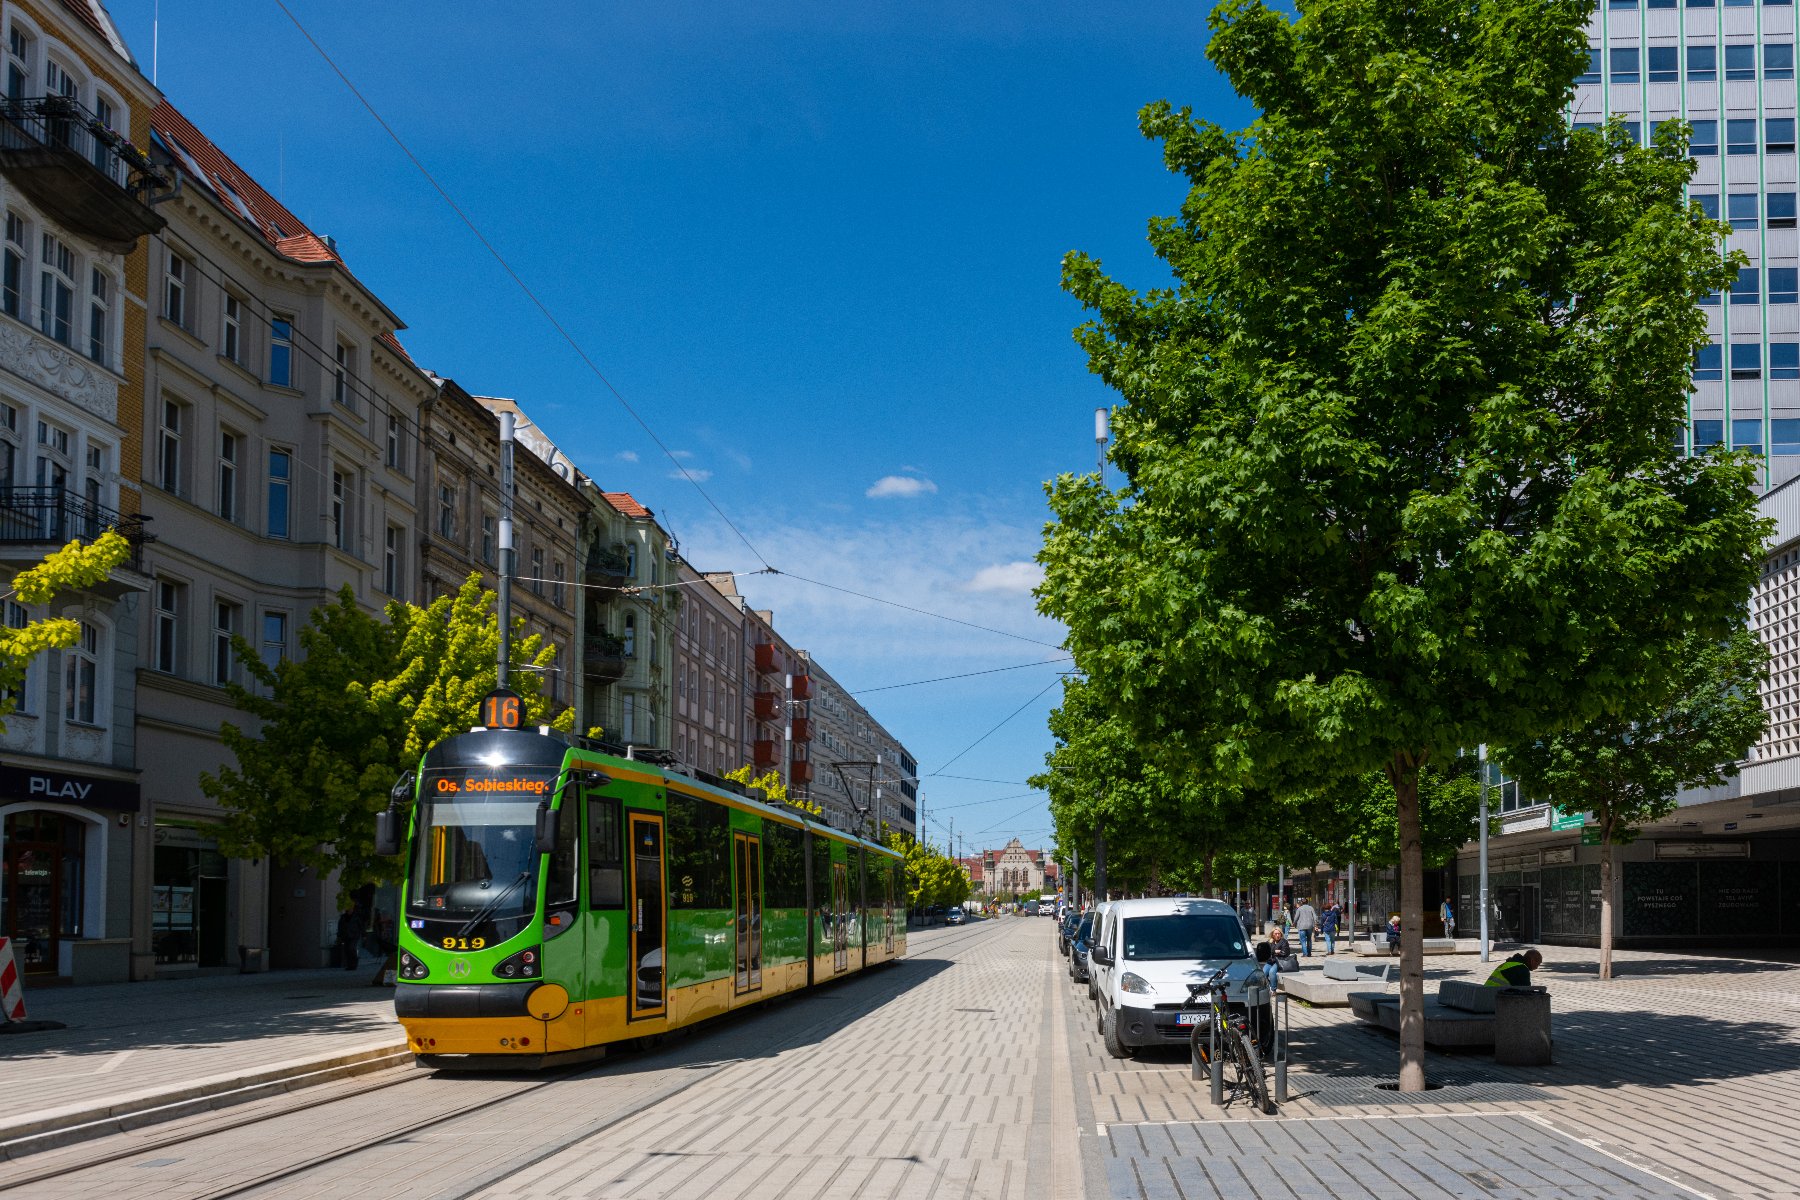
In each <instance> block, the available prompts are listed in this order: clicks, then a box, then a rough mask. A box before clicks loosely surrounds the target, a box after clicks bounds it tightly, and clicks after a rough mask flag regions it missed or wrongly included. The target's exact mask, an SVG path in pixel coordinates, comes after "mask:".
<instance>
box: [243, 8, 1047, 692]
mask: <svg viewBox="0 0 1800 1200" xmlns="http://www.w3.org/2000/svg"><path fill="white" fill-rule="evenodd" d="M277 2H279V0H277ZM769 572H770V573H771V574H774V575H780V576H781V577H783V578H784V579H797V580H799V581H800V582H801V583H810V584H812V585H813V586H814V587H822V588H828V589H830V590H831V591H834V592H842V593H844V594H845V595H846V596H855V597H857V598H858V599H860V600H872V601H874V602H875V603H876V604H886V605H889V606H891V607H893V608H902V609H905V610H906V611H907V612H910V613H918V614H919V615H920V616H923V617H936V618H937V619H938V620H940V621H949V622H951V623H952V624H956V625H965V626H967V627H968V628H970V629H979V630H981V631H982V632H983V633H993V634H998V635H999V636H1001V637H1008V638H1013V639H1015V640H1017V641H1021V642H1030V643H1031V644H1032V645H1034V646H1045V647H1048V648H1049V649H1051V650H1061V649H1063V647H1062V646H1060V645H1058V644H1056V643H1054V642H1045V641H1040V640H1038V639H1037V638H1029V637H1026V636H1025V635H1024V634H1022V633H1009V632H1007V631H1006V630H1004V629H995V628H994V627H993V626H991V625H977V624H976V623H975V622H974V621H965V620H963V619H962V618H961V617H948V616H945V615H944V614H943V613H935V612H932V611H930V610H929V609H924V608H915V607H914V606H912V605H910V604H902V603H900V602H899V601H898V600H888V599H885V598H883V597H881V596H871V595H869V594H868V593H867V592H858V591H854V590H852V589H850V588H847V587H839V586H838V585H837V584H835V583H825V582H824V581H822V580H818V579H808V578H806V576H804V575H796V574H794V573H793V572H792V571H783V570H781V569H780V568H777V567H770V568H769ZM1044 690H1045V691H1049V690H1050V689H1049V688H1045V689H1044Z"/></svg>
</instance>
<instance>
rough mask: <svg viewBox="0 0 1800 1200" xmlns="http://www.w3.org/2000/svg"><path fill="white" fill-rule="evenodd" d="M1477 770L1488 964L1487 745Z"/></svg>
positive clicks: (1484, 947)
mask: <svg viewBox="0 0 1800 1200" xmlns="http://www.w3.org/2000/svg"><path fill="white" fill-rule="evenodd" d="M1475 770H1476V773H1477V774H1478V775H1479V776H1480V778H1481V782H1480V784H1479V790H1480V792H1481V818H1480V819H1481V899H1480V902H1479V903H1480V905H1481V961H1482V962H1488V961H1489V960H1490V949H1491V947H1490V943H1489V942H1488V798H1487V785H1488V769H1487V747H1486V746H1485V745H1484V746H1481V747H1479V748H1477V750H1476V751H1475Z"/></svg>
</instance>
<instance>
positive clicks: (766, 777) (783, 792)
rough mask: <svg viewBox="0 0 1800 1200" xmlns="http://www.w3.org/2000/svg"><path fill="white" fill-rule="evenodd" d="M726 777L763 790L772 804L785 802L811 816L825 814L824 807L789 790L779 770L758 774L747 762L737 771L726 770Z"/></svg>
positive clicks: (760, 790)
mask: <svg viewBox="0 0 1800 1200" xmlns="http://www.w3.org/2000/svg"><path fill="white" fill-rule="evenodd" d="M725 778H726V779H729V780H732V781H733V782H735V783H741V784H743V785H744V786H745V787H747V788H753V789H754V790H756V791H759V792H761V793H762V794H763V795H764V796H765V797H766V798H767V799H768V801H769V803H770V804H785V805H787V806H788V807H789V808H797V809H799V810H800V811H801V812H803V813H805V814H806V815H807V816H809V817H817V816H822V815H824V812H825V810H824V809H823V808H821V807H820V806H818V805H817V804H814V803H813V802H812V801H810V800H807V799H804V798H802V797H800V796H796V795H794V794H793V792H791V791H789V790H788V785H787V784H785V783H783V782H782V781H781V772H779V771H773V770H770V771H764V772H763V773H762V774H761V775H757V774H756V773H755V771H754V769H753V768H752V767H751V766H750V764H749V763H745V764H744V765H743V766H741V767H739V768H738V769H737V770H735V771H727V772H725Z"/></svg>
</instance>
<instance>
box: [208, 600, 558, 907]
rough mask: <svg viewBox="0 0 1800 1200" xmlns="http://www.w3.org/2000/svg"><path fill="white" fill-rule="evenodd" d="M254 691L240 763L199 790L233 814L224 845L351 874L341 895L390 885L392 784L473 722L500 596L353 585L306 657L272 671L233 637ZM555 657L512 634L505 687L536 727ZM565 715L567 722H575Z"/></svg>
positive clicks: (306, 645) (242, 691)
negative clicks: (382, 606) (387, 841)
mask: <svg viewBox="0 0 1800 1200" xmlns="http://www.w3.org/2000/svg"><path fill="white" fill-rule="evenodd" d="M232 645H233V649H234V650H235V652H236V655H237V658H238V661H239V662H240V663H241V664H242V665H243V667H244V670H245V671H246V672H247V673H248V674H249V675H250V678H251V686H249V687H244V686H238V685H232V686H231V687H230V689H229V690H230V694H231V699H232V702H233V703H234V704H235V705H236V706H237V707H238V708H239V709H241V710H243V711H244V712H246V713H248V714H249V715H250V716H252V717H254V718H255V719H256V724H255V725H253V726H250V727H245V728H240V727H239V726H237V725H233V724H229V723H227V724H226V725H225V726H223V727H222V728H221V730H220V736H221V737H222V738H223V740H224V742H225V746H226V748H227V749H229V750H230V751H231V752H232V754H233V755H234V756H235V757H236V760H237V765H236V766H235V767H225V768H223V769H221V770H220V771H219V773H218V774H217V775H211V774H203V775H202V776H201V777H200V786H201V789H202V790H203V791H204V792H205V793H206V794H207V795H208V796H210V797H212V799H213V800H214V801H216V802H217V803H218V804H219V806H220V807H221V808H223V809H225V810H226V813H227V816H226V821H225V825H224V828H223V829H222V831H221V835H220V839H219V842H220V846H221V847H222V848H223V849H224V850H225V851H226V853H228V854H232V855H235V856H237V857H240V858H264V857H266V858H272V859H276V860H280V861H284V862H291V863H301V864H305V865H306V866H309V867H311V868H313V869H314V870H315V871H317V872H318V873H319V874H320V875H322V876H323V875H326V874H329V873H330V872H332V871H341V872H342V874H341V875H340V876H339V882H338V889H339V896H340V900H342V899H344V898H347V897H348V896H349V895H350V894H351V893H353V892H354V891H356V889H357V888H359V887H361V886H362V885H364V884H367V883H375V882H384V881H390V880H392V879H394V878H396V877H397V873H398V871H399V870H400V869H401V867H400V862H399V860H397V859H390V858H383V857H379V856H377V855H376V854H375V844H374V843H375V837H374V826H375V819H374V818H375V814H376V813H377V812H378V811H380V810H381V809H382V808H383V807H384V806H385V805H386V803H387V795H388V791H389V789H390V788H391V787H392V786H393V784H394V781H395V780H396V779H397V778H398V777H399V776H400V775H401V774H402V773H403V772H404V771H406V770H407V769H408V768H410V767H412V766H415V765H416V764H417V763H418V761H419V758H420V756H421V755H423V754H424V752H425V751H426V750H427V749H429V748H430V747H431V746H432V745H434V744H436V743H437V742H439V741H441V740H443V738H445V737H447V736H449V735H450V734H452V733H457V732H460V731H462V730H466V729H468V728H469V727H470V726H471V725H473V724H475V723H476V720H477V713H478V709H479V704H480V700H481V697H482V696H484V695H486V694H487V693H488V692H490V691H492V690H493V689H494V687H495V680H496V676H497V668H496V663H497V661H498V657H499V621H498V618H497V617H496V615H495V612H494V594H493V593H492V592H490V591H487V590H485V589H484V588H482V586H481V577H480V576H479V575H473V576H471V577H470V578H469V580H468V581H467V582H465V583H464V584H463V586H462V588H461V589H460V590H458V591H457V593H456V594H455V595H454V596H441V597H439V598H438V599H437V600H435V601H433V602H432V603H431V605H430V606H429V607H427V608H419V607H418V606H416V605H412V604H403V603H399V602H390V603H389V604H388V606H387V608H386V610H385V611H384V612H383V613H380V614H374V613H369V612H366V611H364V610H363V609H362V608H361V607H360V606H359V605H358V604H357V602H356V597H355V594H354V593H353V592H352V591H351V590H350V589H349V588H348V587H345V588H344V589H343V590H342V591H340V592H339V593H338V595H337V597H336V599H335V600H334V601H332V602H331V603H329V604H322V605H320V606H318V607H317V608H315V609H313V611H312V613H311V614H310V616H309V618H308V621H307V624H306V627H305V628H303V629H302V630H301V631H300V655H299V656H298V657H296V658H291V659H289V658H284V659H282V660H280V661H279V662H277V663H275V664H273V665H271V664H268V663H265V662H264V661H263V660H262V659H261V658H260V657H258V656H257V654H256V652H255V648H254V647H253V646H251V645H250V643H249V642H247V641H246V640H244V639H243V638H241V637H239V638H234V639H233V640H232ZM554 657H555V649H554V648H553V647H550V646H546V645H544V644H543V639H542V638H540V637H538V636H536V635H533V636H530V637H525V636H515V637H514V639H513V641H512V659H511V661H512V665H513V669H512V671H511V672H510V673H509V679H508V684H509V686H510V687H511V688H512V690H513V691H515V692H517V693H519V695H520V696H521V697H523V698H524V700H525V703H526V717H527V721H528V722H529V723H530V724H550V723H552V722H551V719H550V718H551V714H550V708H551V705H550V702H549V701H548V700H547V699H546V698H545V697H544V696H543V695H542V685H541V677H540V675H539V674H538V673H537V671H535V670H531V669H527V668H543V667H548V666H549V665H550V664H551V662H552V660H553V659H554ZM573 715H574V714H573V712H572V711H565V712H564V713H563V714H561V717H560V718H559V719H558V721H557V722H556V723H557V724H559V725H560V726H561V727H567V725H568V723H569V721H570V719H571V718H572V717H573Z"/></svg>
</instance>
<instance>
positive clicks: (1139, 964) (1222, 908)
mask: <svg viewBox="0 0 1800 1200" xmlns="http://www.w3.org/2000/svg"><path fill="white" fill-rule="evenodd" d="M1088 962H1089V964H1090V966H1091V969H1092V971H1093V975H1094V988H1095V991H1096V992H1097V994H1098V996H1099V1004H1100V1013H1099V1020H1098V1025H1099V1030H1100V1037H1101V1040H1102V1041H1103V1042H1104V1043H1105V1045H1106V1052H1107V1053H1108V1054H1110V1055H1112V1056H1113V1057H1114V1058H1127V1057H1129V1056H1130V1055H1131V1053H1132V1051H1134V1050H1137V1049H1140V1048H1142V1047H1144V1046H1156V1045H1170V1044H1174V1043H1179V1042H1186V1041H1187V1040H1188V1034H1189V1032H1190V1031H1191V1029H1192V1021H1193V1020H1195V1019H1198V1017H1199V1013H1198V1011H1197V1010H1196V1011H1193V1012H1191V1013H1189V1014H1183V1013H1181V1012H1179V1011H1177V1010H1178V1009H1179V1008H1180V1007H1181V1006H1183V1005H1186V1004H1187V1003H1188V985H1189V984H1190V983H1203V982H1205V981H1206V980H1207V979H1209V978H1210V977H1211V976H1212V974H1213V972H1215V971H1217V970H1218V969H1219V968H1220V967H1224V968H1226V969H1227V971H1228V974H1227V977H1226V988H1225V998H1226V1002H1227V1003H1228V1004H1230V1005H1232V1006H1233V1007H1235V1008H1239V1009H1241V1008H1242V1007H1243V1004H1244V978H1245V976H1247V975H1249V974H1250V972H1251V970H1252V969H1253V968H1254V966H1255V958H1254V956H1253V954H1252V953H1251V949H1250V940H1249V939H1248V938H1246V937H1245V936H1244V927H1243V926H1242V925H1240V924H1238V918H1237V913H1235V912H1233V911H1232V909H1231V906H1230V905H1228V904H1226V903H1224V902H1223V901H1220V900H1186V899H1164V900H1118V901H1114V902H1113V903H1112V904H1111V905H1110V906H1109V907H1108V908H1107V911H1106V917H1105V920H1104V922H1103V923H1102V926H1101V930H1100V933H1099V934H1098V935H1097V936H1096V937H1095V939H1094V944H1093V946H1092V947H1091V948H1090V949H1089V951H1088ZM1264 994H1266V993H1264ZM1184 1018H1187V1019H1184ZM1264 1019H1265V1020H1268V1019H1271V1018H1269V1017H1267V1016H1266V1015H1265V1016H1264ZM1266 1027H1268V1028H1272V1026H1266Z"/></svg>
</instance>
